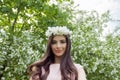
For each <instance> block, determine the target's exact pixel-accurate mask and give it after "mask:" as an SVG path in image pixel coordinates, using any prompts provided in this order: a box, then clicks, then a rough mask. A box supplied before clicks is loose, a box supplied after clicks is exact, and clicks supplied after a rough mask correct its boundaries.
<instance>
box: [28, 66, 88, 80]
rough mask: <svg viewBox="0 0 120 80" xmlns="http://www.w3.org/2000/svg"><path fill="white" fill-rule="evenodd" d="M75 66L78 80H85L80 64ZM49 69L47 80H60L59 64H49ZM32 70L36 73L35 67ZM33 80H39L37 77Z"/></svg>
mask: <svg viewBox="0 0 120 80" xmlns="http://www.w3.org/2000/svg"><path fill="white" fill-rule="evenodd" d="M75 66H76V68H77V71H78V80H87V79H86V74H85V72H84V69H83V67H82V66H81V65H80V64H75ZM49 68H50V72H49V75H48V77H47V80H61V72H60V64H51V65H50V67H49ZM32 70H33V71H36V70H37V69H36V67H33V68H32ZM44 73H45V71H44V69H43V68H42V74H44ZM30 80H32V77H30ZM35 80H39V76H36V77H35Z"/></svg>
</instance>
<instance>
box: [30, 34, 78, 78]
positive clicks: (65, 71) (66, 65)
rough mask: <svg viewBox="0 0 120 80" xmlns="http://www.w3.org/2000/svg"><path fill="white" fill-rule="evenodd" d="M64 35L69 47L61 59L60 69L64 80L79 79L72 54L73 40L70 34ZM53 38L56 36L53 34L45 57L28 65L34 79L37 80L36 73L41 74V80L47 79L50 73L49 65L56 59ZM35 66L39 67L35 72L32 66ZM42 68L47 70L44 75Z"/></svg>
mask: <svg viewBox="0 0 120 80" xmlns="http://www.w3.org/2000/svg"><path fill="white" fill-rule="evenodd" d="M64 36H65V38H66V42H67V48H66V51H65V53H64V54H63V56H62V58H61V61H60V71H61V76H62V80H78V72H77V69H76V67H75V65H74V63H73V61H72V58H71V55H70V50H71V40H70V38H69V35H64ZM53 38H54V36H53V35H52V36H50V37H49V40H48V43H47V49H46V52H45V55H44V57H43V58H42V59H41V60H40V61H38V62H35V63H33V64H31V65H30V66H29V67H28V73H29V74H31V73H32V75H31V76H32V80H35V79H34V77H35V76H36V75H38V76H39V79H40V80H46V79H47V76H48V74H49V66H50V64H51V63H54V60H55V59H54V54H53V52H52V49H51V43H52V40H53ZM34 66H35V67H37V70H36V71H34V72H33V71H32V68H33V67H34ZM42 68H43V69H44V70H45V74H44V75H42V70H41V69H42Z"/></svg>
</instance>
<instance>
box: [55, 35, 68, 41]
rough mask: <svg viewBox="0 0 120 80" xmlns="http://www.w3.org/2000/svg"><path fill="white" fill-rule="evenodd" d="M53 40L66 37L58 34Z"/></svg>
mask: <svg viewBox="0 0 120 80" xmlns="http://www.w3.org/2000/svg"><path fill="white" fill-rule="evenodd" d="M53 40H66V38H65V36H61V35H60V36H59V35H57V36H54V37H53Z"/></svg>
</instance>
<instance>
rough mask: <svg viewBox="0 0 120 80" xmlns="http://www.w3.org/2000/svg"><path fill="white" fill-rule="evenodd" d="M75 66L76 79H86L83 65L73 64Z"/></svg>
mask: <svg viewBox="0 0 120 80" xmlns="http://www.w3.org/2000/svg"><path fill="white" fill-rule="evenodd" d="M75 67H76V68H77V71H78V80H87V79H86V74H85V71H84V68H83V66H82V65H80V64H75Z"/></svg>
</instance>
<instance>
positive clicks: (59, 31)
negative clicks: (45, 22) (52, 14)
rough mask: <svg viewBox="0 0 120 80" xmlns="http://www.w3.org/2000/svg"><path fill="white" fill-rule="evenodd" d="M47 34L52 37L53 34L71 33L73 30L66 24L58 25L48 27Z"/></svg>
mask: <svg viewBox="0 0 120 80" xmlns="http://www.w3.org/2000/svg"><path fill="white" fill-rule="evenodd" d="M45 34H46V36H47V37H50V36H51V35H71V34H72V31H70V30H69V29H68V28H67V27H66V26H56V27H48V30H47V31H46V33H45Z"/></svg>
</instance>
